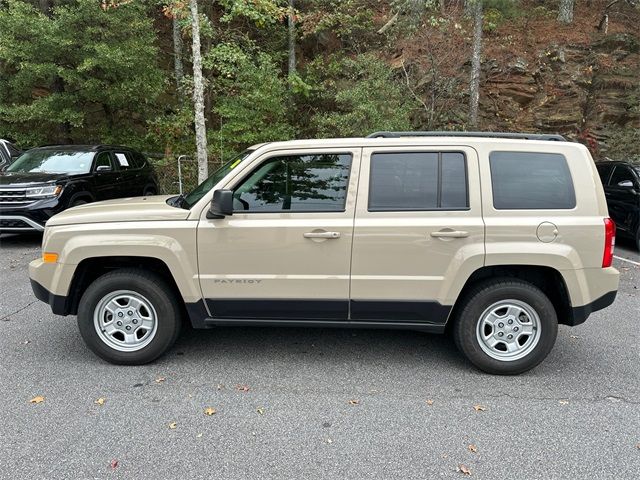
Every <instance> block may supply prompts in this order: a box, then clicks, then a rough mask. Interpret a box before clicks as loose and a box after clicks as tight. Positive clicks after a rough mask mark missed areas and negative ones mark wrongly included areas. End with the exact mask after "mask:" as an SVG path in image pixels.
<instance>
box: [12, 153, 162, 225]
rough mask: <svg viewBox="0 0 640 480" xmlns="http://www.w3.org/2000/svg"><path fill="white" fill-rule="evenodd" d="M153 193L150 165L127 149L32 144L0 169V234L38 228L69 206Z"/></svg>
mask: <svg viewBox="0 0 640 480" xmlns="http://www.w3.org/2000/svg"><path fill="white" fill-rule="evenodd" d="M156 193H158V184H157V181H156V177H155V174H154V172H153V169H152V167H151V165H149V162H148V161H147V159H146V158H145V157H144V156H143V155H142V154H141V153H139V152H136V151H135V150H132V149H130V148H126V147H119V146H112V145H55V146H47V147H40V148H33V149H31V150H28V151H27V152H25V153H23V154H22V155H20V156H19V157H18V159H17V160H15V161H14V162H13V163H12V164H11V165H9V167H7V168H6V170H5V171H4V172H2V173H0V232H24V231H34V230H35V231H41V230H44V224H45V222H46V221H47V220H48V219H49V218H50V217H52V216H53V215H55V214H56V213H59V212H61V211H62V210H64V209H66V208H69V207H75V206H77V205H81V204H83V203H88V202H94V201H99V200H108V199H111V198H120V197H137V196H140V195H155V194H156Z"/></svg>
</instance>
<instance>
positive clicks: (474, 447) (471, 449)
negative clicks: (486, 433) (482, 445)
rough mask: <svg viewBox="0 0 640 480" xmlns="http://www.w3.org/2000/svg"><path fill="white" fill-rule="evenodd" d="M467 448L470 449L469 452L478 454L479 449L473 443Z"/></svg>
mask: <svg viewBox="0 0 640 480" xmlns="http://www.w3.org/2000/svg"><path fill="white" fill-rule="evenodd" d="M467 448H468V449H469V451H470V452H471V453H478V447H477V446H475V445H474V444H473V443H472V444H470V445H469V446H468V447H467Z"/></svg>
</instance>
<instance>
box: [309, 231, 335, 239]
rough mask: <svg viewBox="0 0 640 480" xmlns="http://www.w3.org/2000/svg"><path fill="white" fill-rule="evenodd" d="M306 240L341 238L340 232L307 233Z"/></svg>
mask: <svg viewBox="0 0 640 480" xmlns="http://www.w3.org/2000/svg"><path fill="white" fill-rule="evenodd" d="M304 238H330V239H334V238H340V232H307V233H305V234H304Z"/></svg>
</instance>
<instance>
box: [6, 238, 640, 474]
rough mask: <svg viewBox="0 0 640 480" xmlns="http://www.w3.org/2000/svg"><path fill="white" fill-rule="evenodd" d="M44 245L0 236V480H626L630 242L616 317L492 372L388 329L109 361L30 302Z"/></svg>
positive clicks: (448, 344) (239, 333)
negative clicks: (32, 270)
mask: <svg viewBox="0 0 640 480" xmlns="http://www.w3.org/2000/svg"><path fill="white" fill-rule="evenodd" d="M40 240H41V238H39V237H37V236H14V235H2V237H1V238H0V251H1V253H2V256H1V258H0V279H1V280H0V284H1V289H0V295H1V298H2V301H1V302H0V465H1V468H0V478H7V479H9V478H11V479H15V478H34V479H35V478H135V479H143V478H155V479H158V478H184V479H186V478H223V479H232V478H260V479H268V478H273V479H302V478H304V479H311V478H325V479H328V478H339V479H343V478H345V479H347V478H348V479H363V478H384V479H390V478H402V479H409V478H416V479H418V478H419V479H431V478H464V477H466V476H467V475H466V474H465V473H464V472H468V473H470V477H471V478H506V477H511V478H523V479H524V478H526V479H535V478H638V475H639V472H640V255H639V254H638V252H637V250H634V249H633V247H632V245H631V244H630V243H625V242H623V241H619V242H618V243H619V245H618V247H617V249H616V255H617V257H618V258H616V259H615V262H614V264H615V266H616V267H617V268H618V269H619V270H620V272H621V283H620V290H619V293H618V296H617V299H616V302H615V303H614V305H613V306H611V307H610V308H608V309H606V310H604V311H600V312H597V313H595V314H593V315H592V316H591V317H590V318H589V320H588V321H587V322H586V323H585V324H583V325H580V326H578V327H575V328H570V327H566V326H561V327H560V329H559V332H558V339H557V342H556V345H555V348H554V350H553V351H552V353H551V355H550V356H549V357H548V358H547V359H546V360H545V362H543V363H542V365H540V366H539V367H537V368H536V369H534V370H532V371H530V372H528V373H526V374H523V375H520V376H516V377H498V376H491V375H487V374H484V373H481V372H479V371H477V370H475V369H474V368H473V367H471V366H470V364H468V363H467V362H466V361H465V360H464V359H463V357H462V355H460V354H459V353H458V352H457V351H456V349H455V347H454V345H453V342H452V341H451V339H449V338H448V337H444V336H436V335H427V334H423V333H416V332H409V331H386V330H346V329H345V330H341V329H337V330H326V329H289V328H274V329H263V328H219V329H215V330H207V331H193V330H189V331H186V332H184V333H183V335H182V336H181V338H180V339H179V340H178V342H177V344H176V345H175V346H174V348H173V349H172V350H171V351H170V353H169V354H168V355H166V356H164V357H162V358H161V359H159V360H158V361H157V362H155V363H153V364H151V365H147V366H143V367H118V366H113V365H110V364H107V363H105V362H103V361H102V360H100V359H99V358H97V357H95V356H94V355H93V354H92V353H91V352H89V351H88V350H87V349H86V348H85V346H84V344H83V342H82V340H81V338H80V336H79V334H78V331H77V327H76V324H75V318H74V317H57V316H55V315H53V314H52V313H51V312H50V310H49V307H48V306H47V305H45V304H43V303H41V302H39V301H37V300H36V299H35V298H34V296H33V294H32V293H31V289H30V287H29V282H28V278H27V264H28V262H29V261H31V260H32V259H34V258H36V257H37V256H38V255H40ZM37 397H42V398H37ZM32 400H33V402H32ZM38 401H39V403H36V402H38ZM209 408H210V409H211V410H207V412H208V413H209V414H210V415H207V414H206V413H205V410H206V409H209ZM214 411H215V413H214Z"/></svg>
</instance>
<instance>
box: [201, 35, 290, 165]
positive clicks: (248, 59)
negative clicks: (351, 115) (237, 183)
mask: <svg viewBox="0 0 640 480" xmlns="http://www.w3.org/2000/svg"><path fill="white" fill-rule="evenodd" d="M206 62H207V64H208V65H209V66H210V67H211V68H212V69H213V72H214V73H215V74H217V77H216V79H215V81H214V82H213V83H212V88H213V96H214V98H215V99H216V101H215V105H214V108H213V110H214V112H215V113H216V115H217V117H218V119H217V120H218V122H219V123H218V125H215V124H214V125H209V131H208V136H209V144H210V146H211V149H212V151H215V152H222V153H221V156H222V157H228V156H229V155H230V154H232V153H233V152H237V151H239V150H242V149H244V148H246V147H247V146H249V145H252V144H255V143H261V142H268V141H276V140H289V139H291V138H293V137H294V128H293V127H292V126H291V124H290V122H289V111H290V109H289V107H290V105H289V102H288V98H289V92H288V89H287V81H286V79H285V78H284V77H282V76H281V73H280V71H279V68H278V66H277V65H276V63H275V62H274V61H273V59H272V58H271V57H270V56H269V55H268V54H266V53H264V52H260V51H259V50H257V49H254V50H253V51H252V50H251V49H249V48H242V47H240V46H239V45H237V44H229V43H222V44H219V45H217V46H215V47H214V48H212V49H211V51H210V52H209V54H208V55H207V58H206Z"/></svg>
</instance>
